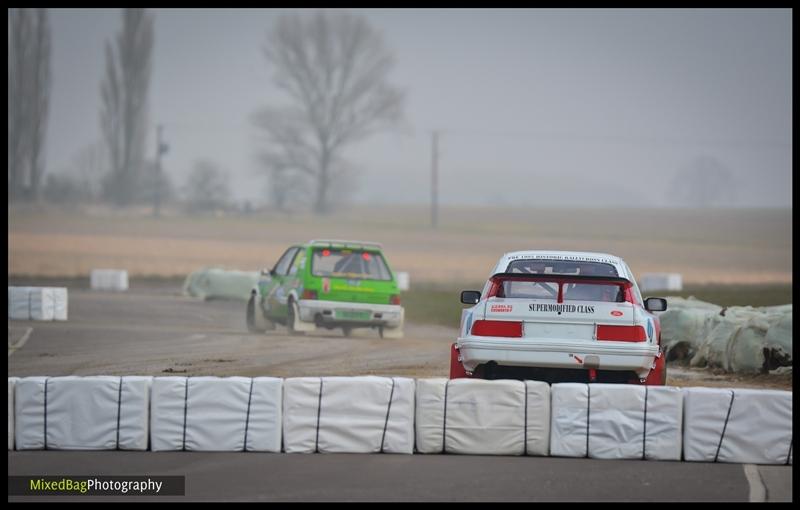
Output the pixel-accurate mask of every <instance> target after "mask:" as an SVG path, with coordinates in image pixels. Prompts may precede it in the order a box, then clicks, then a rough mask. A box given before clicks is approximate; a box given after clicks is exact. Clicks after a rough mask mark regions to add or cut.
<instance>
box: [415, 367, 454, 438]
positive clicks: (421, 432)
mask: <svg viewBox="0 0 800 510" xmlns="http://www.w3.org/2000/svg"><path fill="white" fill-rule="evenodd" d="M447 382H448V379H443V378H436V379H417V392H416V393H417V394H416V401H417V402H416V426H415V432H416V443H417V451H418V452H419V453H442V452H444V446H445V445H444V392H445V387H446V385H447Z"/></svg>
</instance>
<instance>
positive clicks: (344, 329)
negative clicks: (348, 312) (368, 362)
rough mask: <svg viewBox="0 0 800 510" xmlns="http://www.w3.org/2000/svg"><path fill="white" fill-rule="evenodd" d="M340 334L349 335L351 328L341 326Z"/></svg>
mask: <svg viewBox="0 0 800 510" xmlns="http://www.w3.org/2000/svg"><path fill="white" fill-rule="evenodd" d="M342 334H343V335H344V336H346V337H349V336H351V335H352V334H353V328H351V327H350V326H342Z"/></svg>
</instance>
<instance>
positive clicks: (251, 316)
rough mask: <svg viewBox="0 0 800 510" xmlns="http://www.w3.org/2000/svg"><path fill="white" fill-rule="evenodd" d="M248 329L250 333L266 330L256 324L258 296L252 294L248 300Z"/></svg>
mask: <svg viewBox="0 0 800 510" xmlns="http://www.w3.org/2000/svg"><path fill="white" fill-rule="evenodd" d="M246 322H247V331H248V332H250V333H263V332H264V330H263V329H261V328H259V327H257V326H256V297H255V296H250V301H248V302H247V314H246Z"/></svg>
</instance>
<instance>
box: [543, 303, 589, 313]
mask: <svg viewBox="0 0 800 510" xmlns="http://www.w3.org/2000/svg"><path fill="white" fill-rule="evenodd" d="M528 310H529V311H531V312H558V313H563V312H569V313H594V306H592V305H562V304H549V303H531V304H530V305H528Z"/></svg>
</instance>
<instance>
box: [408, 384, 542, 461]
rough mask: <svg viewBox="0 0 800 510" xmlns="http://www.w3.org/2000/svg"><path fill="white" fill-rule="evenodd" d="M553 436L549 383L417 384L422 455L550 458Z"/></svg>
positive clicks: (418, 449) (418, 435)
mask: <svg viewBox="0 0 800 510" xmlns="http://www.w3.org/2000/svg"><path fill="white" fill-rule="evenodd" d="M526 404H527V407H526ZM526 409H527V414H526ZM549 435H550V386H549V385H548V384H547V383H545V382H541V381H525V382H522V381H512V380H501V381H486V380H480V379H453V380H448V379H420V380H418V381H417V404H416V440H417V451H419V452H420V453H441V452H447V453H461V454H475V455H487V454H488V455H522V454H525V453H527V454H528V455H547V453H548V449H549V441H550V437H549Z"/></svg>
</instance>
